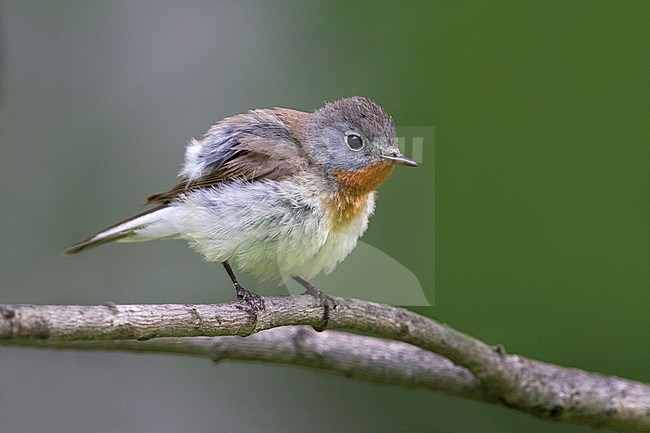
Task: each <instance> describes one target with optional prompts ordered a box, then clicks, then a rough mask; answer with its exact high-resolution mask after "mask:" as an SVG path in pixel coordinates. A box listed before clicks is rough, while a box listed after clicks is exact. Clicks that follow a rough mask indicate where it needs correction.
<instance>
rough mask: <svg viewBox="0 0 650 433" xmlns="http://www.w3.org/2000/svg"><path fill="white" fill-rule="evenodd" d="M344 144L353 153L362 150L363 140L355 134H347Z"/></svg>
mask: <svg viewBox="0 0 650 433" xmlns="http://www.w3.org/2000/svg"><path fill="white" fill-rule="evenodd" d="M345 144H347V145H348V147H349V148H350V149H352V150H354V151H357V150H361V149H363V139H362V138H361V137H359V136H358V135H357V134H347V135H346V136H345Z"/></svg>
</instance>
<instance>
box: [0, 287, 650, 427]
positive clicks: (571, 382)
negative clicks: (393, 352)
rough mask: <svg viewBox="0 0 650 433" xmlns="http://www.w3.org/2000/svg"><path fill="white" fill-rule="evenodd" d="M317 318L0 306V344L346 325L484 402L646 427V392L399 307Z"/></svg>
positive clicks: (271, 304)
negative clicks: (469, 380)
mask: <svg viewBox="0 0 650 433" xmlns="http://www.w3.org/2000/svg"><path fill="white" fill-rule="evenodd" d="M334 299H335V301H336V304H337V307H336V308H335V309H332V310H330V312H329V321H327V323H324V321H323V308H322V307H321V306H319V305H318V304H317V301H316V300H315V299H314V298H313V297H311V296H289V297H268V298H265V305H266V309H265V310H264V311H262V312H260V313H259V314H258V316H257V318H255V317H254V316H253V315H251V314H250V313H249V312H248V311H247V310H245V309H244V307H243V305H242V304H240V303H238V302H230V303H225V304H217V305H123V306H116V305H113V304H110V305H104V306H35V305H14V306H9V305H8V306H0V344H5V345H6V344H13V345H15V344H17V343H19V342H21V341H22V342H25V341H26V340H29V339H40V340H48V341H73V340H133V339H136V340H137V339H141V340H142V339H150V338H155V337H191V336H226V335H230V336H246V335H249V334H252V333H255V332H259V331H262V330H264V329H270V328H275V327H278V326H286V325H311V326H315V327H321V328H322V327H326V328H329V329H348V330H355V331H360V332H363V333H368V334H372V335H375V336H378V337H383V338H387V339H391V340H397V341H402V342H405V343H409V344H412V345H414V346H417V347H420V348H422V349H424V350H427V351H429V352H432V353H437V354H439V355H442V356H443V357H445V358H447V359H449V360H450V361H451V362H453V363H454V364H456V365H458V366H461V367H464V368H466V369H468V370H469V371H471V372H472V374H473V375H474V376H475V377H476V378H477V379H478V380H479V381H480V382H481V385H482V387H483V389H485V390H486V392H487V394H488V395H489V396H490V398H492V399H497V400H499V401H501V402H502V403H503V404H505V405H507V406H509V407H512V408H515V409H518V410H521V411H525V412H528V413H531V414H534V415H536V416H538V417H541V418H545V419H551V420H557V421H566V422H573V423H580V424H587V425H592V426H596V427H608V428H610V429H613V430H619V431H650V386H649V385H645V384H642V383H638V382H633V381H628V380H624V379H619V378H616V377H611V376H603V375H600V374H596V373H589V372H585V371H582V370H578V369H569V368H563V367H559V366H554V365H550V364H545V363H541V362H538V361H533V360H529V359H526V358H523V357H520V356H517V355H506V354H505V353H504V352H503V350H502V348H500V347H493V346H489V345H487V344H485V343H483V342H481V341H479V340H477V339H475V338H473V337H470V336H468V335H465V334H463V333H461V332H459V331H456V330H454V329H452V328H450V327H448V326H445V325H443V324H440V323H437V322H435V321H433V320H431V319H428V318H426V317H424V316H420V315H418V314H415V313H413V312H411V311H408V310H406V309H403V308H396V307H390V306H387V305H381V304H376V303H372V302H365V301H360V300H356V299H349V298H334Z"/></svg>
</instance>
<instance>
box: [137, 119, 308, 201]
mask: <svg viewBox="0 0 650 433" xmlns="http://www.w3.org/2000/svg"><path fill="white" fill-rule="evenodd" d="M306 119H307V113H303V112H301V111H295V110H289V109H273V110H255V111H251V112H249V113H247V114H240V115H238V116H234V117H230V118H227V119H224V120H222V121H221V122H219V123H217V124H216V125H215V126H213V127H212V128H211V129H210V131H208V133H207V134H206V135H205V136H204V137H203V138H202V139H201V140H200V141H197V140H195V141H194V142H193V143H191V144H190V145H189V146H188V148H187V152H186V157H185V166H184V168H183V170H182V171H181V177H182V180H181V182H180V183H179V184H178V185H176V186H175V187H174V188H172V189H171V190H170V191H167V192H163V193H160V194H155V195H152V196H151V197H149V198H148V199H147V204H151V203H168V202H169V201H171V200H173V199H175V198H177V197H178V196H179V195H180V194H182V193H186V192H188V191H191V190H194V189H197V188H208V187H210V186H215V185H218V184H221V183H223V182H228V181H232V180H234V179H238V180H247V181H251V182H252V181H259V180H263V179H280V178H282V177H284V176H289V175H291V174H294V173H296V172H298V171H301V170H304V169H305V168H306V166H307V158H306V156H305V154H304V151H303V148H302V146H301V145H300V143H299V140H300V138H301V134H302V131H303V127H304V124H305V122H306Z"/></svg>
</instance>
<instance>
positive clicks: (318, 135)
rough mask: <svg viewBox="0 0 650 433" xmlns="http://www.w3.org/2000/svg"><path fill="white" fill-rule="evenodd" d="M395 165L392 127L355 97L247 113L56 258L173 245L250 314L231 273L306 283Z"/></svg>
mask: <svg viewBox="0 0 650 433" xmlns="http://www.w3.org/2000/svg"><path fill="white" fill-rule="evenodd" d="M396 165H403V166H410V167H416V166H417V165H418V164H417V163H416V161H414V160H412V159H410V158H408V157H406V156H405V155H404V154H403V153H402V152H401V151H400V149H399V146H398V139H397V134H396V129H395V123H394V121H393V118H392V117H390V116H389V115H387V114H386V112H385V111H384V110H383V109H382V107H381V106H380V105H378V104H377V103H376V102H374V101H372V100H370V99H368V98H365V97H361V96H353V97H346V98H342V99H338V100H335V101H333V102H329V103H326V104H325V105H324V106H323V107H321V108H318V109H316V110H315V111H313V112H304V111H298V110H293V109H288V108H278V107H276V108H272V109H255V110H250V111H248V112H247V113H244V114H238V115H234V116H232V117H227V118H225V119H223V120H221V121H219V122H217V123H216V124H215V125H214V126H212V127H211V128H210V129H209V130H208V132H207V133H206V134H205V135H204V136H203V137H202V138H201V139H195V138H192V139H190V141H189V143H188V144H187V147H186V150H185V163H184V165H183V168H182V169H181V171H180V173H179V175H178V176H179V178H180V181H179V182H178V184H177V185H176V186H175V187H173V188H172V189H171V190H169V191H167V192H163V193H159V194H154V195H152V196H150V197H149V198H148V199H147V202H146V204H148V205H152V206H153V207H151V208H150V209H148V210H146V211H144V212H141V213H139V214H137V215H135V216H132V217H131V218H128V219H126V220H124V221H121V222H119V223H117V224H114V225H112V226H110V227H108V228H106V229H104V230H101V231H99V232H97V233H95V234H94V235H92V236H90V237H88V238H87V239H84V240H82V241H81V242H78V243H76V244H74V245H72V246H70V247H68V248H67V249H65V250H64V251H63V253H65V254H75V253H78V252H80V251H83V250H86V249H88V248H91V247H95V246H99V245H102V244H105V243H108V242H113V241H117V242H137V241H148V240H154V239H185V240H186V241H187V242H188V243H189V246H190V247H191V248H192V249H194V250H195V251H197V252H199V253H200V254H201V255H202V256H203V258H204V259H205V260H206V261H208V262H216V263H221V264H222V265H223V266H224V268H225V269H226V271H227V273H228V275H229V277H230V279H231V281H232V284H233V286H234V288H235V293H236V296H237V299H239V300H240V301H243V302H245V303H247V304H248V305H249V306H250V308H251V310H252V311H253V313H257V311H259V310H262V309H263V308H264V302H263V299H262V298H261V297H260V296H259V295H257V294H255V293H254V292H251V291H249V290H247V289H245V288H244V287H242V285H241V284H240V283H239V281H238V279H237V277H236V274H235V272H234V269H233V267H234V268H236V269H237V270H238V272H239V271H242V272H246V273H249V274H252V275H254V276H257V277H259V278H260V279H262V280H267V279H270V280H281V281H287V280H288V279H291V278H293V279H294V280H295V281H297V282H298V283H300V284H301V285H303V286H304V287H305V288H306V290H307V292H308V293H310V294H312V295H315V296H319V298H320V299H323V296H325V295H323V294H322V293H321V292H319V291H318V289H317V288H316V287H314V286H313V285H312V284H311V283H309V281H308V280H309V279H311V278H313V277H314V276H316V275H317V274H319V273H320V272H324V273H330V272H332V271H333V270H334V268H335V267H336V265H337V264H338V263H339V262H341V261H342V260H343V259H345V257H346V256H347V255H348V254H349V253H350V252H351V251H352V250H353V249H354V247H355V246H356V244H357V241H358V239H359V238H360V237H361V235H363V233H364V232H365V231H366V229H367V227H368V219H369V217H370V216H371V214H372V213H373V211H374V208H375V191H376V189H377V188H378V187H379V185H381V184H382V183H383V182H384V181H385V180H386V179H387V178H388V177H389V175H390V174H391V173H392V171H393V168H394V167H395V166H396Z"/></svg>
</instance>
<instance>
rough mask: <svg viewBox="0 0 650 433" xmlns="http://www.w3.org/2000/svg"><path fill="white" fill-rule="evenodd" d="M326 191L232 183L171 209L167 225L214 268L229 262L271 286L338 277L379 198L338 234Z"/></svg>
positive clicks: (312, 184) (308, 182)
mask: <svg viewBox="0 0 650 433" xmlns="http://www.w3.org/2000/svg"><path fill="white" fill-rule="evenodd" d="M324 190H325V185H323V182H322V181H321V180H319V179H318V178H316V177H313V176H308V175H305V176H303V177H302V178H300V179H295V180H294V181H287V180H283V181H282V183H281V184H280V183H278V182H277V181H263V182H254V183H247V182H231V183H228V184H227V185H221V186H219V187H215V188H210V189H203V190H196V191H192V192H190V193H188V194H187V195H185V196H183V197H182V198H181V200H179V201H177V202H174V203H173V204H172V208H173V211H172V212H170V214H169V216H168V217H167V223H169V224H173V225H174V227H175V230H176V231H177V232H178V233H180V236H181V237H182V238H185V239H187V240H188V241H189V242H190V245H191V246H192V247H193V248H194V249H195V250H197V251H198V252H200V253H201V254H203V256H204V257H205V258H206V260H208V261H215V262H222V261H225V260H228V261H229V262H230V263H231V264H232V265H234V266H235V267H236V268H237V269H239V270H242V271H244V272H248V273H251V274H253V275H257V276H260V277H262V278H265V279H275V278H281V279H282V280H286V279H288V278H290V277H291V276H293V275H299V276H301V277H303V278H306V279H310V278H313V277H314V276H315V275H316V274H318V273H319V272H321V271H324V272H326V273H329V272H331V271H332V270H333V269H334V268H335V267H336V264H337V263H339V262H340V261H341V260H343V259H344V258H345V257H346V256H347V255H348V254H349V253H350V252H351V251H352V249H354V247H355V246H356V244H357V240H358V238H359V237H360V236H361V235H362V234H363V233H364V232H365V230H366V228H367V226H368V217H369V216H370V214H371V213H372V211H373V209H374V194H373V193H371V194H370V196H369V198H368V201H367V203H366V205H365V207H364V208H363V210H362V212H360V213H359V215H357V216H356V217H355V218H353V219H352V220H351V221H349V222H348V223H347V224H346V225H345V226H344V227H338V228H337V230H332V229H331V228H330V224H328V222H327V221H326V216H325V205H324V202H323V196H324Z"/></svg>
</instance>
